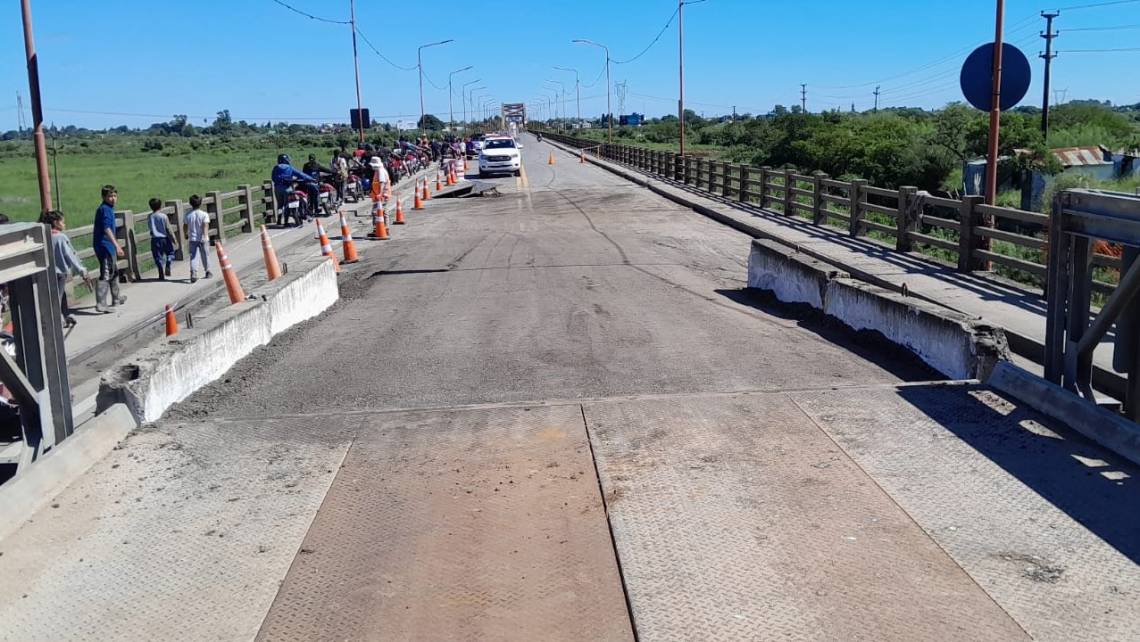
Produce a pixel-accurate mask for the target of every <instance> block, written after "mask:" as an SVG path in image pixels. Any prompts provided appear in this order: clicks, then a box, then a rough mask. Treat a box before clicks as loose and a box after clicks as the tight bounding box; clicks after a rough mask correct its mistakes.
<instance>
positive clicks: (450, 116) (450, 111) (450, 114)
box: [447, 65, 474, 133]
mask: <svg viewBox="0 0 1140 642" xmlns="http://www.w3.org/2000/svg"><path fill="white" fill-rule="evenodd" d="M473 67H474V65H467V66H466V67H464V68H463V69H456V70H455V71H453V72H451V73H449V74H447V127H448V129H450V130H451V132H452V133H454V130H455V107H453V106H452V104H451V96H452V93H453V92H452V91H451V79H452V78H453V77H455V74H461V73H463V72H465V71H467V70H469V69H471V68H473Z"/></svg>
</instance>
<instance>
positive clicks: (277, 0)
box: [270, 0, 352, 25]
mask: <svg viewBox="0 0 1140 642" xmlns="http://www.w3.org/2000/svg"><path fill="white" fill-rule="evenodd" d="M270 1H271V2H274V3H276V4H279V5H281V6H282V7H285V8H286V9H288V10H289V11H292V12H293V13H296V14H300V15H302V16H305V17H306V18H308V19H309V20H316V21H317V22H327V23H328V24H333V25H348V24H352V21H351V20H330V19H329V18H322V17H320V16H314V15H313V14H311V13H306V12H304V11H301V10H300V9H298V8H296V7H293V6H290V5H287V4H285V3H284V2H281V0H270Z"/></svg>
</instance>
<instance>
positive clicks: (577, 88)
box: [555, 67, 582, 131]
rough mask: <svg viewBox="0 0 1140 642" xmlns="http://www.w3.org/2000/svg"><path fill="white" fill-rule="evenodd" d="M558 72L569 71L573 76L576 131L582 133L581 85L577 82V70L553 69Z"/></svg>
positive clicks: (567, 68) (566, 68)
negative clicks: (576, 107) (576, 103)
mask: <svg viewBox="0 0 1140 642" xmlns="http://www.w3.org/2000/svg"><path fill="white" fill-rule="evenodd" d="M555 69H557V70H559V71H569V72H572V73H573V74H574V95H575V97H576V99H577V101H578V131H582V84H581V82H579V80H578V70H577V69H571V68H569V67H555Z"/></svg>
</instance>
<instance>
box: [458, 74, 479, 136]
mask: <svg viewBox="0 0 1140 642" xmlns="http://www.w3.org/2000/svg"><path fill="white" fill-rule="evenodd" d="M477 82H483V79H482V78H476V79H475V80H472V81H469V82H465V83H463V85H462V86H460V87H459V102H461V103H463V133H464V134H466V133H467V85H474V84H475V83H477Z"/></svg>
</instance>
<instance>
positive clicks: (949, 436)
mask: <svg viewBox="0 0 1140 642" xmlns="http://www.w3.org/2000/svg"><path fill="white" fill-rule="evenodd" d="M524 142H525V149H524V161H525V173H524V175H523V176H521V177H517V178H516V177H513V176H511V177H502V178H492V179H487V181H486V182H488V183H493V184H495V185H496V186H497V192H498V195H485V196H482V197H478V198H465V199H433V200H432V201H431V202H430V204H429V206H428V209H427V210H426V211H423V212H419V211H414V212H413V211H409V212H408V217H409V224H408V225H406V226H403V227H395V228H394V229H393V239H392V240H390V241H387V242H383V245H382V246H381V247H373V248H372V249H371V250H370V251H369V252H367V253H366V255H365V258H364V260H363V261H362V262H361V263H359V264H357V265H355V266H352V267H351V268H350V269H347V270H346V271H345V273H344V274H343V275H342V277H341V284H342V301H341V302H340V303H338V304H337V305H336V306H335V307H334V308H333V309H331V310H330V311H328V312H326V313H325V314H324V315H322V316H321V317H319V318H317V319H315V320H312V321H310V322H308V323H306V324H304V325H302V326H299V327H298V328H295V329H293V330H292V331H290V332H288V333H285V334H284V335H282V336H280V337H278V338H277V339H276V340H275V341H274V342H273V344H271V345H270V346H267V347H265V348H263V349H261V350H259V351H257V353H255V354H254V355H252V356H250V357H249V358H247V359H245V360H243V361H242V362H241V363H240V364H239V365H238V366H236V367H235V368H234V369H233V370H232V371H231V372H230V373H229V374H228V375H227V376H226V377H225V378H224V379H223V380H222V381H218V382H216V383H215V384H212V385H210V386H209V387H207V388H206V389H204V390H202V391H200V392H199V393H198V394H196V395H195V396H193V397H192V398H190V399H189V400H187V401H185V402H184V403H182V404H179V405H178V406H177V407H175V408H174V409H172V411H171V412H170V413H168V415H167V416H166V417H165V418H164V419H163V420H162V421H160V422H159V423H157V424H155V425H153V426H149V427H146V428H144V429H143V430H141V431H139V432H138V433H137V434H135V435H133V436H132V437H131V438H130V439H128V440H127V441H126V442H125V443H124V444H123V445H122V447H121V448H120V449H118V450H116V451H115V452H114V453H112V455H111V456H109V457H108V458H107V459H106V460H104V461H103V462H100V463H99V464H98V465H96V467H95V468H94V469H92V471H91V472H90V473H88V474H87V475H86V476H85V477H84V478H83V479H81V480H80V481H79V482H77V483H76V484H73V485H72V486H71V487H70V488H69V489H68V490H67V491H66V492H65V493H64V494H63V495H62V496H61V497H60V498H59V500H58V502H57V504H56V505H55V506H54V507H53V508H52V509H50V510H48V509H45V511H44V512H43V513H42V514H41V515H37V517H36V519H35V520H34V522H33V523H31V524H29V525H27V526H25V527H24V528H23V529H21V530H20V531H19V532H17V533H16V534H15V535H14V536H12V537H11V538H9V539H8V540H6V541H5V542H3V543H2V545H0V552H2V553H3V555H0V574H2V575H0V577H4V578H13V577H20V578H23V579H22V580H21V581H19V582H13V581H8V580H7V579H6V580H5V581H4V582H3V583H2V584H0V623H7V624H8V625H9V626H7V627H3V626H0V638H4V639H55V638H75V639H99V640H107V639H162V638H165V639H252V638H255V637H257V638H260V639H265V640H279V639H280V640H317V639H329V640H333V639H337V640H341V639H368V640H372V639H375V640H632V639H640V640H769V639H773V640H774V639H779V640H816V639H819V640H835V639H841V640H857V639H866V640H872V639H873V640H940V639H977V640H1016V639H1029V638H1031V637H1032V638H1037V639H1056V640H1075V639H1135V638H1136V637H1137V636H1140V618H1138V617H1137V615H1140V606H1138V605H1140V599H1137V596H1138V595H1140V588H1138V587H1140V572H1138V570H1137V561H1138V560H1140V544H1138V542H1140V522H1138V517H1137V515H1140V512H1138V511H1136V507H1137V506H1140V493H1138V492H1137V489H1136V482H1135V480H1136V471H1135V470H1134V468H1131V467H1129V466H1127V465H1125V464H1123V463H1121V462H1120V461H1118V460H1116V459H1115V458H1113V457H1112V456H1110V455H1108V454H1106V453H1104V452H1102V451H1100V450H1099V449H1097V448H1095V447H1094V446H1092V445H1090V444H1088V443H1086V442H1084V441H1082V440H1080V439H1079V438H1077V437H1073V436H1072V435H1070V434H1068V433H1067V432H1065V431H1064V430H1062V429H1059V428H1056V427H1052V428H1051V427H1049V426H1047V425H1046V424H1045V423H1043V422H1042V421H1041V420H1040V418H1039V417H1036V416H1035V415H1033V414H1032V413H1030V412H1027V411H1026V410H1024V409H1021V408H1018V407H1016V406H1015V405H1013V404H1011V403H1009V402H1008V401H1006V400H1004V399H1001V398H1000V397H998V396H996V395H994V394H993V393H992V392H990V391H988V390H986V389H985V388H983V387H980V386H976V385H963V384H956V383H950V382H941V381H937V379H938V377H937V375H936V374H934V373H933V372H932V371H930V370H929V369H927V368H926V367H924V366H923V365H922V364H921V363H918V362H916V361H915V360H913V359H912V358H910V357H908V356H906V355H901V354H899V353H898V352H897V351H896V350H894V349H892V348H890V347H888V346H886V345H884V344H883V343H881V342H880V341H878V340H877V339H875V338H874V337H868V336H864V335H856V334H854V333H851V332H848V331H846V330H844V329H841V328H836V327H833V326H831V325H829V324H827V323H824V322H822V321H820V320H818V319H816V318H814V317H812V316H810V315H807V313H805V312H803V311H801V310H798V309H793V308H787V307H783V306H780V305H778V304H776V303H774V302H772V301H770V300H768V299H766V298H764V297H760V296H756V295H753V294H750V293H748V292H746V291H745V290H744V289H743V288H744V285H745V276H746V260H747V252H748V248H749V241H750V239H748V238H747V237H745V236H744V235H742V234H740V233H738V232H735V231H733V230H730V229H728V228H725V227H723V226H721V225H719V224H717V223H715V222H712V221H710V220H707V219H705V218H703V217H701V216H699V215H697V214H695V213H693V212H691V211H688V210H685V209H683V208H681V207H679V206H677V205H674V204H672V203H670V202H668V201H665V200H664V199H661V198H659V197H657V196H655V195H653V194H652V193H650V192H649V191H648V190H646V189H644V188H642V187H638V186H636V185H633V184H631V183H629V182H627V181H624V180H622V179H619V178H617V177H615V176H613V175H611V174H609V173H607V172H605V171H603V170H601V169H599V168H596V167H594V166H592V165H582V164H579V163H578V161H577V158H576V157H574V156H572V155H569V154H566V153H564V152H562V151H559V150H556V149H555V148H554V147H552V146H550V145H549V144H546V143H538V142H536V141H535V140H534V139H533V138H526V139H525V141H524ZM551 154H553V156H554V158H555V160H556V162H555V164H553V165H550V164H548V163H547V160H548V158H549V156H550V155H551ZM45 542H50V544H51V545H50V546H45ZM45 612H51V613H52V615H51V616H50V617H46V618H45V617H43V616H42V614H43V613H45ZM37 614H41V615H39V616H37Z"/></svg>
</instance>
